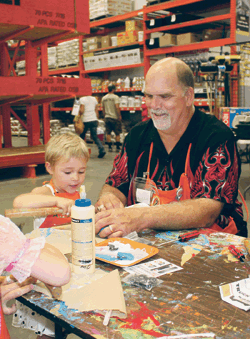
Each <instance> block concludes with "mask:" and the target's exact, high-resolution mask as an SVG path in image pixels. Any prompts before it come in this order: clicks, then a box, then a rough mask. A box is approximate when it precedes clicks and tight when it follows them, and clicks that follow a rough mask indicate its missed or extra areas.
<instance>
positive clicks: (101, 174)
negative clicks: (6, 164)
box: [0, 140, 250, 339]
mask: <svg viewBox="0 0 250 339" xmlns="http://www.w3.org/2000/svg"><path fill="white" fill-rule="evenodd" d="M15 142H16V143H17V144H18V145H20V140H19V141H18V140H15ZM21 142H22V143H24V141H21ZM14 145H15V143H14ZM23 145H24V144H21V145H20V146H23ZM88 146H89V147H90V148H91V159H90V161H89V163H88V168H87V173H86V179H85V186H86V192H87V197H88V198H89V199H91V201H92V203H93V204H94V203H95V202H96V200H97V197H98V194H99V191H100V189H101V187H102V185H103V183H104V181H105V179H106V177H107V175H108V174H109V172H110V170H111V168H112V162H113V159H114V156H115V155H116V153H115V152H112V153H111V152H108V150H107V146H105V147H106V151H107V153H106V155H105V157H104V158H103V159H98V158H97V155H98V150H97V147H95V145H93V144H88ZM249 167H250V164H246V163H243V164H242V175H241V178H240V190H241V192H242V193H243V191H244V189H245V188H246V187H247V186H248V185H250V175H249V174H250V168H249ZM49 178H50V176H49V175H47V174H46V172H45V170H44V166H39V167H38V168H37V178H36V179H25V178H21V170H20V169H8V170H0V214H2V215H4V211H5V209H9V208H12V202H13V200H14V198H15V197H16V196H17V195H19V194H21V193H26V192H30V191H31V190H32V189H33V188H34V187H37V186H41V185H42V183H43V181H46V180H49ZM246 202H247V206H248V209H249V210H250V190H249V192H248V193H247V200H246ZM245 215H246V213H245ZM13 221H14V222H15V223H16V224H17V225H21V224H22V230H23V232H24V233H28V232H30V231H31V230H32V229H33V219H32V218H27V219H22V218H20V219H14V220H13ZM248 230H249V231H248V232H249V235H250V221H249V223H248ZM11 321H12V316H6V322H7V326H8V329H9V332H10V336H11V338H12V339H34V338H36V335H35V334H34V333H33V332H32V331H29V330H23V329H16V328H14V327H12V325H11ZM76 338H78V337H77V336H75V335H73V334H71V335H69V336H68V339H76Z"/></svg>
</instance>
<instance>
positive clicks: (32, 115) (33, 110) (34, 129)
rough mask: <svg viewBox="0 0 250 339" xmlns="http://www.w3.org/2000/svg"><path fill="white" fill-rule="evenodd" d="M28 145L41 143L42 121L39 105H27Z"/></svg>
mask: <svg viewBox="0 0 250 339" xmlns="http://www.w3.org/2000/svg"><path fill="white" fill-rule="evenodd" d="M26 114H27V129H28V146H37V145H40V141H39V139H40V121H39V113H38V106H37V105H26Z"/></svg>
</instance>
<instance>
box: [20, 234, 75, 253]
mask: <svg viewBox="0 0 250 339" xmlns="http://www.w3.org/2000/svg"><path fill="white" fill-rule="evenodd" d="M26 237H27V238H37V237H45V238H46V242H47V243H48V244H51V245H53V246H55V247H56V248H57V249H59V251H61V252H62V254H67V253H71V252H72V246H71V230H68V229H55V228H38V229H36V230H34V231H32V232H31V233H29V234H26Z"/></svg>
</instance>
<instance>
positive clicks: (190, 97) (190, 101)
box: [185, 87, 194, 106]
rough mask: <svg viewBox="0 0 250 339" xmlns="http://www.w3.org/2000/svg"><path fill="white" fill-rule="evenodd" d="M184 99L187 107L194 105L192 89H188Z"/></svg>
mask: <svg viewBox="0 0 250 339" xmlns="http://www.w3.org/2000/svg"><path fill="white" fill-rule="evenodd" d="M185 97H186V100H187V106H192V105H193V104H194V89H193V88H192V87H188V89H187V90H186V94H185Z"/></svg>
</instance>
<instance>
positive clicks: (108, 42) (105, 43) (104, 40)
mask: <svg viewBox="0 0 250 339" xmlns="http://www.w3.org/2000/svg"><path fill="white" fill-rule="evenodd" d="M110 46H111V36H110V35H105V36H103V37H102V48H106V47H110Z"/></svg>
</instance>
